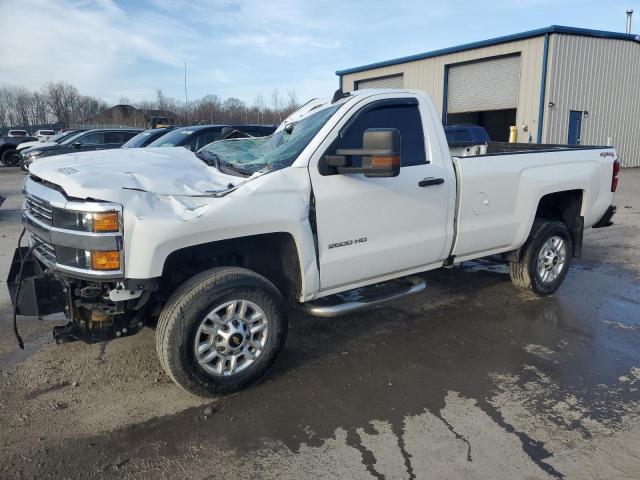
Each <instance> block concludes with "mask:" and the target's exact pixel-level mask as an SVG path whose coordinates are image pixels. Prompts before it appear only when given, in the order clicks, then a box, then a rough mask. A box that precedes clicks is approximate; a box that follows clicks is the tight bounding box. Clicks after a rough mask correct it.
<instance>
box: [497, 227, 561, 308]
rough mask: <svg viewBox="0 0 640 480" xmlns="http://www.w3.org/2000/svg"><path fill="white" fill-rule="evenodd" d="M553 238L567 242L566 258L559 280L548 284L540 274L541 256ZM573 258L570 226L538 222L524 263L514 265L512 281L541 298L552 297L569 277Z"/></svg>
mask: <svg viewBox="0 0 640 480" xmlns="http://www.w3.org/2000/svg"><path fill="white" fill-rule="evenodd" d="M552 237H559V238H561V239H562V240H563V241H564V242H565V245H564V249H565V258H564V263H563V264H562V267H561V268H560V270H559V272H558V274H557V276H556V277H555V278H553V279H551V280H547V281H545V280H544V279H543V277H542V276H541V274H540V273H539V270H538V256H539V255H540V253H541V251H542V249H543V248H544V247H545V244H546V243H547V241H548V240H549V239H551V238H552ZM572 256H573V240H572V238H571V233H570V232H569V229H568V228H567V226H566V225H565V224H564V223H562V222H559V221H548V220H536V221H535V222H534V224H533V227H532V228H531V233H530V234H529V238H528V239H527V242H526V243H525V244H524V247H523V251H522V255H521V256H520V260H518V261H512V262H510V265H509V267H510V268H509V271H510V274H511V281H512V282H513V284H514V285H515V286H516V287H517V288H520V289H523V290H529V291H532V292H534V293H535V294H537V295H539V296H547V295H551V294H553V293H554V292H555V291H556V290H557V289H558V287H560V285H561V284H562V282H563V281H564V279H565V277H566V276H567V272H568V270H569V266H570V264H571V258H572ZM553 265H555V264H553Z"/></svg>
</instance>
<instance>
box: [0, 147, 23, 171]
mask: <svg viewBox="0 0 640 480" xmlns="http://www.w3.org/2000/svg"><path fill="white" fill-rule="evenodd" d="M0 162H2V163H3V164H4V165H6V166H7V167H17V166H18V165H19V164H20V154H19V153H18V151H17V150H15V149H13V148H10V149H8V150H5V151H4V152H2V155H1V156H0Z"/></svg>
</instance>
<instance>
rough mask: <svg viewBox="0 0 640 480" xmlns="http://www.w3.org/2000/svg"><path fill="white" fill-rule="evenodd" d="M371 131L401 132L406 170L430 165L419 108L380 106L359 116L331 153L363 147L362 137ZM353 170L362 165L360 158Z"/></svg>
mask: <svg viewBox="0 0 640 480" xmlns="http://www.w3.org/2000/svg"><path fill="white" fill-rule="evenodd" d="M369 128H397V129H398V130H400V155H401V159H402V166H403V167H410V166H413V165H424V164H425V163H427V160H426V156H425V150H424V134H423V132H422V121H421V119H420V110H419V109H418V106H417V105H388V104H385V105H380V106H378V107H376V106H375V105H374V106H373V108H370V109H368V110H366V111H365V112H364V113H362V114H360V115H359V116H358V117H357V118H356V119H355V120H354V121H353V122H352V123H351V124H350V125H348V126H347V128H346V130H343V131H342V132H341V134H340V136H339V137H338V139H337V140H336V142H334V144H333V145H332V147H331V148H330V149H329V151H330V152H335V150H337V149H347V148H349V149H353V148H362V134H363V133H364V131H365V130H367V129H369ZM351 164H352V165H353V166H354V167H359V166H361V165H362V158H361V157H351Z"/></svg>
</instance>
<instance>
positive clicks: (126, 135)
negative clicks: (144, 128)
mask: <svg viewBox="0 0 640 480" xmlns="http://www.w3.org/2000/svg"><path fill="white" fill-rule="evenodd" d="M138 133H139V132H122V138H123V139H124V141H125V142H128V141H129V140H131V139H132V138H133V137H135V136H136V135H138Z"/></svg>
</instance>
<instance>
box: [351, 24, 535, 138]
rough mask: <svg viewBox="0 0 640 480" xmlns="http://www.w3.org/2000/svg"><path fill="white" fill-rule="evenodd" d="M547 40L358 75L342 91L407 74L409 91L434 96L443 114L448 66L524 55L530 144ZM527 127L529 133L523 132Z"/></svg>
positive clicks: (520, 117)
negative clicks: (356, 83)
mask: <svg viewBox="0 0 640 480" xmlns="http://www.w3.org/2000/svg"><path fill="white" fill-rule="evenodd" d="M543 50H544V37H543V36H540V37H534V38H528V39H526V40H519V41H514V42H509V43H504V44H500V45H492V46H489V47H482V48H476V49H473V50H465V51H464V52H458V53H453V54H448V55H443V56H440V57H434V58H428V59H423V60H416V61H413V62H409V63H404V64H400V65H390V66H387V67H382V68H375V69H372V70H367V71H363V72H356V73H350V74H347V75H344V76H343V77H342V88H343V90H344V91H345V92H348V91H352V90H353V84H354V81H356V80H363V79H366V78H371V77H381V76H386V75H394V74H399V73H403V74H404V86H405V88H416V89H420V90H424V91H425V92H427V93H428V94H429V95H431V96H432V97H433V100H434V101H435V103H436V106H437V108H438V110H439V111H440V113H442V99H443V92H444V69H445V65H451V64H455V63H460V62H468V61H471V60H478V59H482V58H488V57H497V56H500V55H508V54H516V53H520V57H521V59H522V63H521V71H520V78H521V80H520V91H519V93H518V114H517V118H516V123H517V124H518V139H519V140H520V141H525V142H526V141H527V140H528V138H529V134H533V138H534V141H535V132H537V130H538V108H539V99H540V78H541V76H542V52H543ZM523 125H524V126H526V127H527V130H528V131H526V132H525V131H524V130H523V128H522V127H523Z"/></svg>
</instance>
